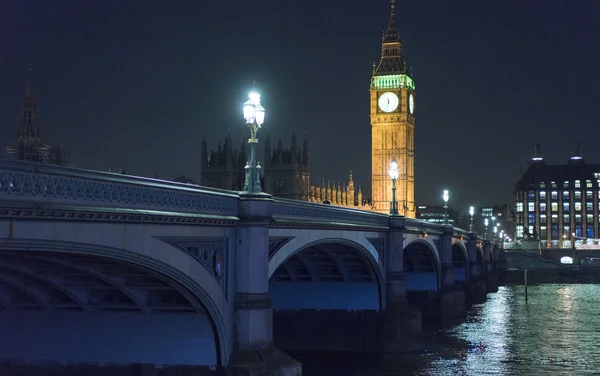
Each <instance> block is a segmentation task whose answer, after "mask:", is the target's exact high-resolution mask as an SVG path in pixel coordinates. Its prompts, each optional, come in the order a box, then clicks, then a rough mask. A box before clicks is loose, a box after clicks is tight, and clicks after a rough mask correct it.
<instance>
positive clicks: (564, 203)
mask: <svg viewBox="0 0 600 376" xmlns="http://www.w3.org/2000/svg"><path fill="white" fill-rule="evenodd" d="M563 211H564V212H568V211H569V203H568V202H563Z"/></svg>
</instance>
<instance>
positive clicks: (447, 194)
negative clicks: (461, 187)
mask: <svg viewBox="0 0 600 376" xmlns="http://www.w3.org/2000/svg"><path fill="white" fill-rule="evenodd" d="M442 199H444V202H445V203H448V200H449V199H450V192H448V190H447V189H444V194H443V195H442Z"/></svg>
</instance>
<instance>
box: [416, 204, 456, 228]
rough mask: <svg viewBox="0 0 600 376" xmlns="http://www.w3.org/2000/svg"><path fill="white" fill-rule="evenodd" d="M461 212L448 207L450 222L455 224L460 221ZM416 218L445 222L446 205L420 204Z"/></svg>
mask: <svg viewBox="0 0 600 376" xmlns="http://www.w3.org/2000/svg"><path fill="white" fill-rule="evenodd" d="M459 217H460V213H459V212H458V211H457V210H454V209H452V208H448V224H451V225H455V224H456V223H457V222H458V219H459ZM416 218H417V219H420V220H423V221H427V222H433V223H439V224H443V223H444V207H443V206H434V205H418V206H417V211H416Z"/></svg>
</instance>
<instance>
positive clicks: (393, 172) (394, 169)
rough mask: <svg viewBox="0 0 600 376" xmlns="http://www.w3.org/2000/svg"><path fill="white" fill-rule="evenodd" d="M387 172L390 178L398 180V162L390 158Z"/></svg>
mask: <svg viewBox="0 0 600 376" xmlns="http://www.w3.org/2000/svg"><path fill="white" fill-rule="evenodd" d="M388 174H389V175H390V179H392V180H394V181H396V180H398V162H396V160H395V159H392V161H391V162H390V169H389V170H388Z"/></svg>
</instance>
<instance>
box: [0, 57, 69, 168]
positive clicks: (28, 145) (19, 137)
mask: <svg viewBox="0 0 600 376" xmlns="http://www.w3.org/2000/svg"><path fill="white" fill-rule="evenodd" d="M6 156H7V157H8V158H11V159H19V160H23V161H31V162H38V163H50V164H57V165H63V164H65V163H66V152H65V150H64V149H63V148H62V147H61V146H59V145H50V144H47V143H46V142H45V141H44V139H43V138H42V132H41V131H40V128H39V127H38V125H37V108H36V104H35V95H34V92H33V83H32V79H31V68H30V75H29V79H28V80H27V90H26V92H25V100H24V102H23V108H22V113H21V118H20V121H19V124H18V126H17V131H16V133H15V137H14V139H13V141H12V143H11V144H10V145H8V146H7V147H6Z"/></svg>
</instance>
